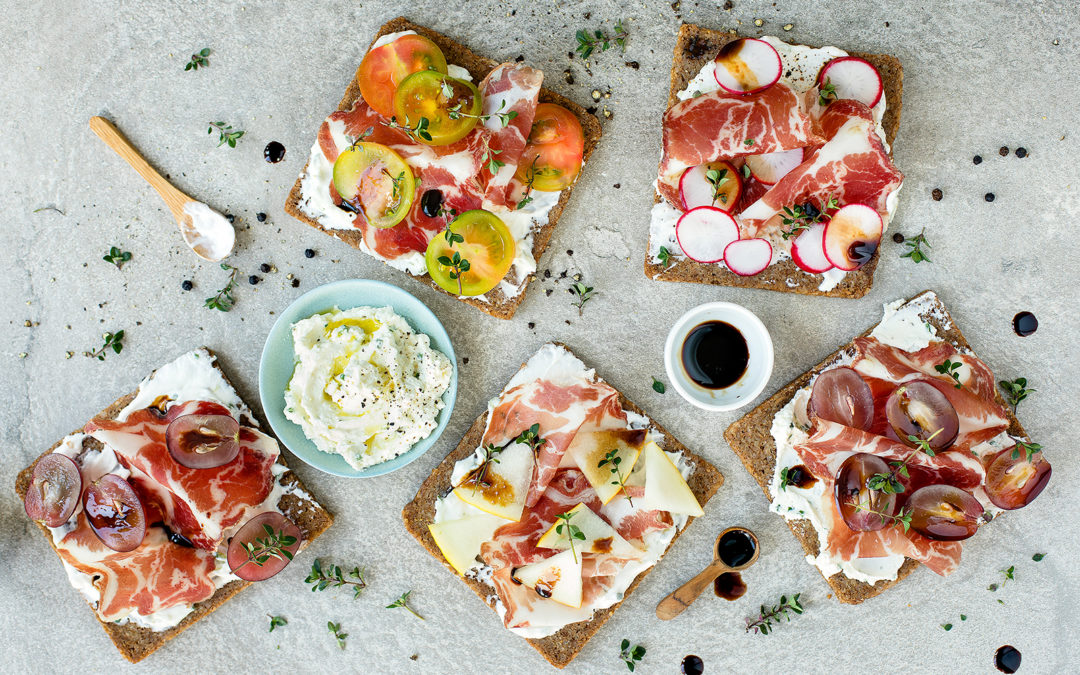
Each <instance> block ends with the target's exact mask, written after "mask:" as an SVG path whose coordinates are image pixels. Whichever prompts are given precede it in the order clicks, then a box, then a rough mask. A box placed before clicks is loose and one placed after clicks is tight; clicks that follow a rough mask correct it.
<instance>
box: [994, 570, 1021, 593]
mask: <svg viewBox="0 0 1080 675" xmlns="http://www.w3.org/2000/svg"><path fill="white" fill-rule="evenodd" d="M1015 572H1016V565H1009V568H1008V569H1004V570H1001V573H1002V574H1003V575H1004V578H1003V579H1002V580H1001V583H1000V584H990V585H989V586H987V589H989V590H991V591H996V590H997V589H999V588H1002V587H1004V586H1005V584H1007V583H1009V582H1010V581H1015V580H1016V576H1015V574H1014V573H1015Z"/></svg>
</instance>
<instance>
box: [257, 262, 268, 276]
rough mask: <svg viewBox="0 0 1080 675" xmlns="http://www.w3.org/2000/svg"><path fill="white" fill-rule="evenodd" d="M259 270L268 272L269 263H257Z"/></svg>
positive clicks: (264, 272)
mask: <svg viewBox="0 0 1080 675" xmlns="http://www.w3.org/2000/svg"><path fill="white" fill-rule="evenodd" d="M259 270H260V271H261V272H262V273H263V274H269V273H270V263H263V264H261V265H259Z"/></svg>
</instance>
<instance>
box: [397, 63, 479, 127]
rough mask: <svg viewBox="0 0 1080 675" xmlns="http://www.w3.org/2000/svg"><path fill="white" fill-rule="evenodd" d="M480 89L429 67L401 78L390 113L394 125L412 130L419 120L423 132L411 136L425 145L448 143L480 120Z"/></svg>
mask: <svg viewBox="0 0 1080 675" xmlns="http://www.w3.org/2000/svg"><path fill="white" fill-rule="evenodd" d="M480 112H481V109H480V91H479V90H478V89H477V88H476V86H475V85H474V84H473V83H472V82H466V81H465V80H459V79H457V78H456V77H450V76H449V75H444V74H442V73H437V72H435V71H433V70H422V71H420V72H418V73H413V74H412V75H410V76H408V77H406V78H405V80H404V81H403V82H402V83H401V84H399V85H398V88H397V91H396V92H394V115H395V117H397V122H398V124H401V125H403V126H405V127H408V128H410V129H415V128H416V127H417V125H418V124H420V123H421V120H427V121H426V122H424V123H423V130H424V131H425V132H426V134H427V135H426V136H425V135H424V134H419V133H418V134H414V136H413V137H414V138H415V139H416V140H417V141H419V142H420V143H424V144H425V145H450V144H451V143H454V142H455V141H460V140H461V139H462V138H465V136H467V135H468V133H469V132H470V131H472V130H473V128H474V127H476V123H477V122H479V121H480V118H479V115H480Z"/></svg>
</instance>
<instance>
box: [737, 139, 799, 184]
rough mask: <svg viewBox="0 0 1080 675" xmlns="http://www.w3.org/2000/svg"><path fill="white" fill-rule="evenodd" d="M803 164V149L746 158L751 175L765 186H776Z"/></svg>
mask: <svg viewBox="0 0 1080 675" xmlns="http://www.w3.org/2000/svg"><path fill="white" fill-rule="evenodd" d="M802 163H803V149H802V148H795V149H794V150H781V151H780V152H767V153H765V154H764V155H750V156H749V157H747V158H746V165H747V166H748V167H750V173H752V174H754V178H757V179H758V182H760V183H764V184H765V185H776V183H777V182H779V181H780V179H781V178H783V177H784V176H786V175H788V174H789V173H790V172H791V170H792V169H794V168H795V167H797V166H799V165H800V164H802Z"/></svg>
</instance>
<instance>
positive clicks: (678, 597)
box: [656, 562, 727, 621]
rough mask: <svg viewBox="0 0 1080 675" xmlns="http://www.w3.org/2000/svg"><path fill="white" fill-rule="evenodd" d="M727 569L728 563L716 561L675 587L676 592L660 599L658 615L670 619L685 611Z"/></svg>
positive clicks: (663, 619)
mask: <svg viewBox="0 0 1080 675" xmlns="http://www.w3.org/2000/svg"><path fill="white" fill-rule="evenodd" d="M725 570H727V565H724V564H723V563H716V562H714V563H713V564H711V565H709V566H708V567H706V568H705V569H704V570H702V571H701V573H700V574H698V575H697V576H696V577H694V578H693V579H691V580H690V581H687V582H686V583H685V584H683V585H682V586H679V587H678V588H676V589H675V592H674V593H672V594H671V595H669V596H667V597H666V598H664V599H663V600H661V601H660V604H659V605H657V606H656V617H657V618H658V619H660V620H661V621H669V620H671V619H674V618H675V617H677V616H679V615H680V614H682V613H683V610H685V609H686V608H687V607H689V606H690V604H691V603H693V602H694V601H695V600H697V598H698V596H699V595H701V592H702V591H704V590H705V589H706V588H707V587H708V585H709V584H711V583H712V582H713V580H714V579H716V577H718V576H719V575H720V574H721V573H723V572H724V571H725Z"/></svg>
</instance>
